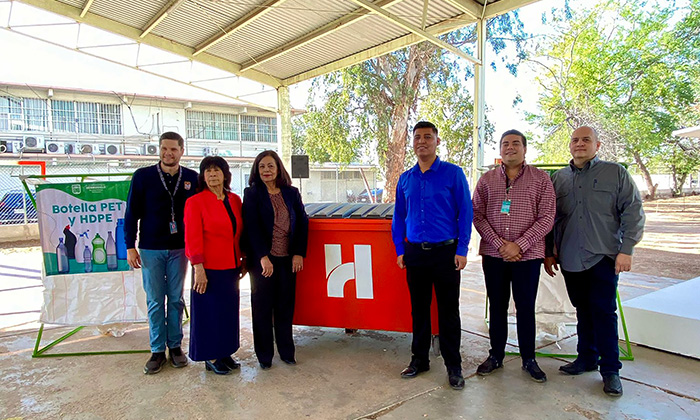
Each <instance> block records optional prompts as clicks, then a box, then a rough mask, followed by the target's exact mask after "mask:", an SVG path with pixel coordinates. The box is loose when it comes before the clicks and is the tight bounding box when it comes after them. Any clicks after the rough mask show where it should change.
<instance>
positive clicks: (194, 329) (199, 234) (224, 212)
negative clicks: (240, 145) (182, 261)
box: [185, 156, 245, 375]
mask: <svg viewBox="0 0 700 420" xmlns="http://www.w3.org/2000/svg"><path fill="white" fill-rule="evenodd" d="M198 182H199V184H198V185H199V187H198V190H199V193H198V194H196V195H194V196H192V197H191V198H190V199H188V200H187V202H186V203H185V254H186V255H187V258H189V260H190V263H191V264H192V266H193V268H194V284H193V285H192V291H191V295H190V314H191V319H190V354H189V356H190V359H192V360H194V361H204V363H205V366H206V370H208V371H213V372H214V373H217V374H219V375H225V374H228V373H230V372H231V370H232V369H236V368H238V367H239V366H240V365H239V364H238V362H236V361H235V360H233V358H232V357H231V355H232V354H233V353H235V352H236V351H237V350H238V347H239V345H240V334H239V304H240V293H239V288H238V282H239V279H240V278H241V277H242V276H243V275H244V274H245V273H244V272H243V269H242V260H243V255H242V253H241V248H240V238H241V233H242V231H243V217H242V216H241V198H240V197H239V196H237V195H236V194H234V193H232V192H231V172H230V170H229V166H228V163H226V161H225V160H224V159H223V158H221V157H218V156H208V157H205V158H204V159H203V160H202V163H201V164H200V165H199V180H198Z"/></svg>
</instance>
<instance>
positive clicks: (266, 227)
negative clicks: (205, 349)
mask: <svg viewBox="0 0 700 420" xmlns="http://www.w3.org/2000/svg"><path fill="white" fill-rule="evenodd" d="M248 183H249V184H250V187H248V188H246V189H245V191H244V192H243V229H244V235H245V242H244V244H245V247H246V253H247V259H246V261H247V262H246V266H247V269H248V272H249V273H250V281H251V305H252V310H253V339H254V344H255V354H256V356H257V357H258V362H260V367H261V368H263V369H268V368H270V367H271V366H272V356H273V355H274V345H273V341H275V342H277V352H278V353H279V356H280V359H282V361H283V362H285V363H287V364H289V365H294V364H296V359H295V356H294V338H293V336H292V320H293V318H294V299H295V292H296V273H297V272H298V271H300V270H302V269H303V268H304V257H306V242H307V238H308V231H309V219H308V216H307V215H306V211H305V210H304V204H303V203H302V202H301V195H300V194H299V190H298V189H296V188H295V187H293V186H292V180H291V178H290V177H289V173H287V171H286V170H285V169H284V166H283V165H282V161H281V160H280V158H279V156H278V155H277V153H275V152H274V151H272V150H266V151H264V152H262V153H260V154H259V155H258V156H257V157H256V158H255V162H254V163H253V167H252V169H251V171H250V179H249V181H248ZM273 333H274V339H273Z"/></svg>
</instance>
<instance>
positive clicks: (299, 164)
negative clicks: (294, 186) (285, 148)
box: [292, 155, 309, 178]
mask: <svg viewBox="0 0 700 420" xmlns="http://www.w3.org/2000/svg"><path fill="white" fill-rule="evenodd" d="M308 177H309V157H308V156H307V155H292V178H308Z"/></svg>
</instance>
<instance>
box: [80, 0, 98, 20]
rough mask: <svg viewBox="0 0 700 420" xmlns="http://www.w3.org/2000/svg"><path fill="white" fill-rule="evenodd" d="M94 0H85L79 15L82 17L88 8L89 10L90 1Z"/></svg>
mask: <svg viewBox="0 0 700 420" xmlns="http://www.w3.org/2000/svg"><path fill="white" fill-rule="evenodd" d="M94 1H95V0H87V1H86V2H85V6H83V10H82V11H81V12H80V17H84V16H85V15H86V14H87V12H88V10H90V6H92V2H94Z"/></svg>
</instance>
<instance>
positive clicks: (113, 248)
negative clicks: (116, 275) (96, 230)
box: [107, 230, 117, 271]
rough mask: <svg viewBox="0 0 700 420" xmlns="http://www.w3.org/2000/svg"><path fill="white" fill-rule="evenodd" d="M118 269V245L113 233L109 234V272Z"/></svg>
mask: <svg viewBox="0 0 700 420" xmlns="http://www.w3.org/2000/svg"><path fill="white" fill-rule="evenodd" d="M116 269H117V244H116V243H115V242H114V237H112V231H111V230H110V231H108V232H107V270H109V271H114V270H116Z"/></svg>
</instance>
